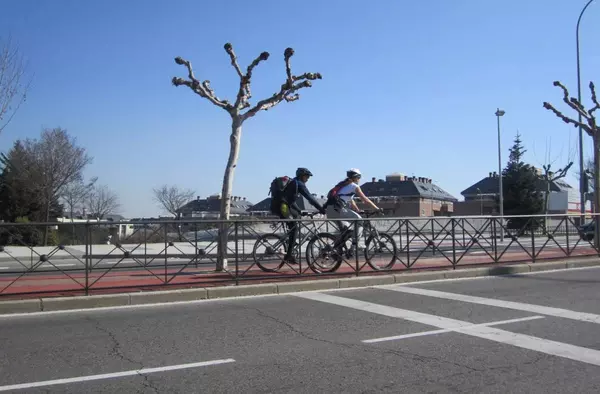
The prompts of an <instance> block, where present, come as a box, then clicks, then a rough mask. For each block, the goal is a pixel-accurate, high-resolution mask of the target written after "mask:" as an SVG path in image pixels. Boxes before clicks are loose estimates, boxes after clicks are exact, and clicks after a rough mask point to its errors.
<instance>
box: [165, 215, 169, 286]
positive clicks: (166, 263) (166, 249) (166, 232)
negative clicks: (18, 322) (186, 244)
mask: <svg viewBox="0 0 600 394" xmlns="http://www.w3.org/2000/svg"><path fill="white" fill-rule="evenodd" d="M167 234H168V227H167V225H166V223H165V284H166V283H167V265H168V261H167V255H168V254H169V240H168V239H167V238H168V235H167Z"/></svg>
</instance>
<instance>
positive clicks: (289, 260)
mask: <svg viewBox="0 0 600 394" xmlns="http://www.w3.org/2000/svg"><path fill="white" fill-rule="evenodd" d="M283 262H284V263H288V264H296V265H297V264H298V262H297V261H296V258H295V257H294V256H285V257H284V258H283Z"/></svg>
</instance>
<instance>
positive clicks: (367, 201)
mask: <svg viewBox="0 0 600 394" xmlns="http://www.w3.org/2000/svg"><path fill="white" fill-rule="evenodd" d="M355 193H356V195H357V196H358V197H359V198H360V199H361V201H362V202H364V203H365V204H367V205H369V206H370V207H371V208H373V209H374V210H376V211H377V210H379V207H378V206H377V205H375V203H374V202H373V201H371V200H370V199H369V197H367V196H365V193H363V191H362V189H361V188H360V186H358V187H357V188H356V190H355Z"/></svg>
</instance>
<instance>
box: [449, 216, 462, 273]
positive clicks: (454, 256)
mask: <svg viewBox="0 0 600 394" xmlns="http://www.w3.org/2000/svg"><path fill="white" fill-rule="evenodd" d="M450 220H451V221H452V268H453V269H456V219H454V218H452V219H450ZM463 237H464V231H463Z"/></svg>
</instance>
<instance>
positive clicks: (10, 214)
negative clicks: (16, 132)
mask: <svg viewBox="0 0 600 394" xmlns="http://www.w3.org/2000/svg"><path fill="white" fill-rule="evenodd" d="M0 169H1V171H2V172H1V173H0V219H2V220H5V221H7V222H14V221H15V220H16V219H17V218H27V219H28V221H31V222H43V221H46V207H45V205H44V203H43V200H42V199H40V198H39V193H40V189H39V185H37V184H36V183H34V182H33V181H32V179H38V178H39V175H38V174H36V172H37V171H39V169H37V168H36V166H35V163H34V162H33V161H32V157H31V155H30V154H29V153H28V151H27V149H26V147H25V145H24V144H23V142H22V141H19V140H17V141H16V142H15V143H14V145H13V147H12V149H10V150H9V151H8V153H7V154H1V155H0ZM49 210H50V214H51V215H52V216H61V215H62V212H63V206H62V205H61V204H60V202H59V200H58V198H53V199H51V201H50V206H49Z"/></svg>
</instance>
